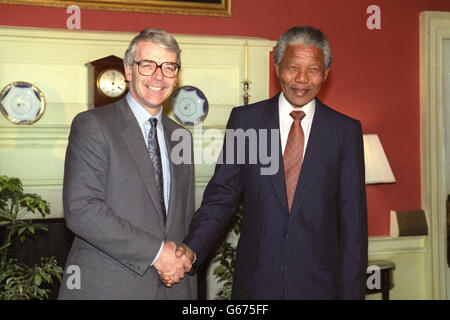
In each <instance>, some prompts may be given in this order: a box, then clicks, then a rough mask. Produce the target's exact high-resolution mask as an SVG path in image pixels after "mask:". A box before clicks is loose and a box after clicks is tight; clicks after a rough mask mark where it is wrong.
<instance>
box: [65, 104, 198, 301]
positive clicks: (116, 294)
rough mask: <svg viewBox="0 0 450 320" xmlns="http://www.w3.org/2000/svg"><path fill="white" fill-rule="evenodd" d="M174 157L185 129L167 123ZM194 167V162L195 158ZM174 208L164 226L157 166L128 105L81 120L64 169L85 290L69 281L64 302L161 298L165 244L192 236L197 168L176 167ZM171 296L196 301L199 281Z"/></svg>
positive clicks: (74, 258) (73, 255) (73, 260)
mask: <svg viewBox="0 0 450 320" xmlns="http://www.w3.org/2000/svg"><path fill="white" fill-rule="evenodd" d="M162 122H163V126H164V134H165V139H166V145H167V148H168V153H169V157H170V155H171V152H172V150H173V148H174V146H175V145H176V144H177V143H178V142H177V141H171V139H170V137H171V134H172V132H173V131H174V130H177V129H179V130H184V131H185V133H186V134H187V135H186V136H187V137H188V138H189V139H190V140H189V141H187V142H188V143H189V144H191V143H192V140H191V135H190V133H189V132H188V131H187V130H186V129H184V128H183V127H181V126H180V125H178V124H176V123H175V122H174V121H172V120H170V119H169V118H167V117H165V116H163V118H162ZM190 157H191V160H192V158H193V155H192V153H191V154H190ZM170 174H171V186H170V188H171V189H170V190H171V192H170V201H169V209H168V214H167V222H166V225H165V226H164V224H163V220H162V214H163V213H162V209H161V204H160V201H159V197H158V192H157V187H156V181H155V175H154V173H153V166H152V163H151V160H150V157H149V155H148V151H147V146H146V144H145V140H144V137H143V136H142V133H141V129H140V128H139V125H138V122H137V121H136V118H135V116H134V115H133V113H132V111H131V109H130V107H129V105H128V103H127V102H126V98H123V99H121V100H119V101H118V102H116V103H113V104H111V105H108V106H104V107H101V108H98V109H94V110H90V111H86V112H83V113H80V114H79V115H77V116H76V117H75V119H74V120H73V122H72V127H71V131H70V136H69V145H68V148H67V152H66V161H65V169H64V189H63V202H64V214H65V218H66V223H67V226H68V227H69V229H70V230H72V231H73V232H74V233H75V240H74V242H73V245H72V248H71V251H70V253H69V257H68V259H67V263H66V270H67V267H69V266H71V265H75V266H78V267H79V268H80V275H81V289H70V288H69V287H68V286H67V280H69V282H70V281H72V280H71V279H70V276H71V275H73V274H74V273H67V271H66V273H65V274H64V278H63V280H62V283H61V289H60V292H59V298H60V299H154V298H155V297H156V294H157V288H158V286H160V280H159V278H158V275H157V274H156V271H155V269H154V268H153V267H150V264H151V263H152V261H153V260H154V258H155V256H156V255H157V253H158V250H159V249H160V247H161V243H162V241H164V240H167V241H175V242H177V243H180V242H182V240H183V239H184V238H185V236H186V235H187V232H188V230H189V224H190V221H191V218H192V215H193V212H194V165H193V161H191V163H190V164H183V163H181V164H177V165H176V164H174V163H173V162H172V161H170ZM163 290H166V294H167V297H168V298H169V299H195V298H196V296H197V288H196V278H195V277H193V276H186V277H185V278H184V279H183V280H182V281H181V282H180V283H179V284H176V285H174V286H173V287H172V288H170V289H165V288H164V289H163Z"/></svg>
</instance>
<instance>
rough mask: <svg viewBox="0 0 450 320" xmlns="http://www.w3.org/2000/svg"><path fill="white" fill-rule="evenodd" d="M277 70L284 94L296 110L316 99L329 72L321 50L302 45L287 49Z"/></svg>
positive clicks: (276, 66)
mask: <svg viewBox="0 0 450 320" xmlns="http://www.w3.org/2000/svg"><path fill="white" fill-rule="evenodd" d="M275 68H276V72H277V76H278V79H280V85H281V89H282V90H283V94H284V96H285V97H286V99H287V100H288V101H289V103H290V104H291V105H292V106H293V107H294V108H300V107H303V106H304V105H305V104H307V103H308V102H310V101H311V100H312V99H314V97H315V96H316V95H317V93H318V92H319V90H320V87H321V86H322V83H323V82H324V81H325V79H326V78H327V75H328V70H329V69H326V68H325V64H324V58H323V53H322V51H321V50H320V49H318V48H317V47H314V46H305V45H302V44H299V45H291V46H288V47H286V51H285V52H284V56H283V59H282V60H281V62H280V64H277V65H275Z"/></svg>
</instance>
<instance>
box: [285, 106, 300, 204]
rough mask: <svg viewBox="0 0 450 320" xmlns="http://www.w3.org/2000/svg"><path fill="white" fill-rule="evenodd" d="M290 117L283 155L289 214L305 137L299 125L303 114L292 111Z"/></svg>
mask: <svg viewBox="0 0 450 320" xmlns="http://www.w3.org/2000/svg"><path fill="white" fill-rule="evenodd" d="M290 115H291V117H292V118H293V119H294V122H293V123H292V126H291V129H290V130H289V135H288V139H287V142H286V148H285V149H284V155H283V163H284V176H285V179H286V193H287V201H288V207H289V213H290V212H291V208H292V202H293V200H294V195H295V188H296V187H297V181H298V177H299V175H300V169H301V168H302V161H303V150H304V148H305V135H304V134H303V129H302V126H301V125H300V122H301V120H302V119H303V117H304V116H305V113H304V112H303V111H292V112H291V113H290Z"/></svg>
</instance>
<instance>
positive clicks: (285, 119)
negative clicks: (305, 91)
mask: <svg viewBox="0 0 450 320" xmlns="http://www.w3.org/2000/svg"><path fill="white" fill-rule="evenodd" d="M292 111H303V112H304V113H305V117H304V118H303V119H302V121H301V123H300V124H301V126H302V129H303V134H304V136H305V147H304V148H303V158H304V157H305V152H306V147H307V145H308V139H309V133H310V132H311V125H312V121H313V118H314V112H315V111H316V101H315V99H313V100H311V101H310V102H308V103H307V104H305V105H304V106H303V107H301V108H294V107H293V106H292V105H291V104H290V103H289V101H287V100H286V97H285V96H284V94H283V92H281V94H280V97H279V98H278V113H279V118H280V139H281V152H282V154H283V155H284V149H285V148H286V143H287V139H288V136H289V131H290V130H291V126H292V123H293V122H294V119H292V117H291V116H290V113H291V112H292Z"/></svg>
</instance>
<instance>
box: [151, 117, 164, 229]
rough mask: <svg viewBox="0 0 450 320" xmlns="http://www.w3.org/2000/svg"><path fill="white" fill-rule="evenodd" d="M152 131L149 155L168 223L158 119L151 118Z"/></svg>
mask: <svg viewBox="0 0 450 320" xmlns="http://www.w3.org/2000/svg"><path fill="white" fill-rule="evenodd" d="M149 121H150V125H151V126H150V131H149V133H148V153H149V154H150V159H151V160H152V163H153V171H154V172H155V180H156V186H157V187H158V191H159V198H160V202H161V209H162V211H163V220H164V223H166V206H165V205H164V188H163V172H162V164H161V152H160V150H159V143H158V134H157V131H156V123H157V121H158V120H157V119H156V118H150V120H149Z"/></svg>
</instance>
